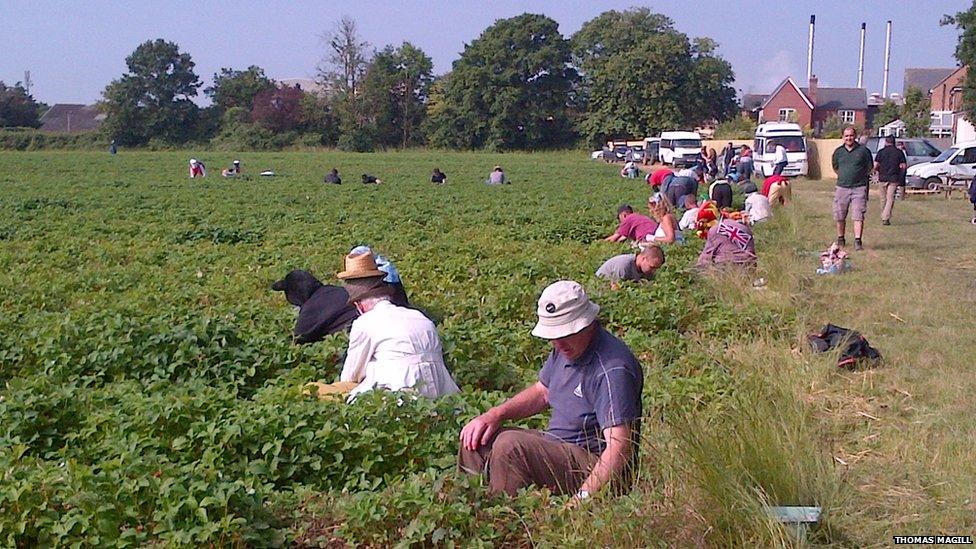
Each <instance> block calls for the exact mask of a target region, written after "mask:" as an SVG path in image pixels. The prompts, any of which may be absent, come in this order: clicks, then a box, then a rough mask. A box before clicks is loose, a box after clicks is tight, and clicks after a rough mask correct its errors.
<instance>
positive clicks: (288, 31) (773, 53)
mask: <svg viewBox="0 0 976 549" xmlns="http://www.w3.org/2000/svg"><path fill="white" fill-rule="evenodd" d="M631 6H646V7H649V8H651V9H652V10H654V11H657V12H660V13H664V14H665V15H667V16H669V17H671V18H672V19H673V20H674V21H675V24H676V26H677V28H678V29H679V30H680V31H682V32H684V33H686V34H687V35H689V36H690V37H696V36H709V37H712V38H713V39H715V40H717V41H718V43H719V51H720V53H721V54H722V55H723V56H724V57H725V58H726V59H727V60H729V61H730V62H731V63H732V66H733V68H734V70H735V72H736V84H735V86H736V88H737V89H738V90H740V92H745V93H750V92H757V93H758V92H768V91H770V90H771V88H772V87H773V86H775V85H776V84H777V83H778V82H779V81H780V80H782V78H783V77H785V76H786V75H792V76H793V77H794V78H795V79H798V80H803V79H805V77H806V48H807V25H808V22H809V18H810V15H811V14H816V15H817V33H816V36H817V41H816V47H815V50H814V72H815V73H816V74H817V75H818V76H819V78H820V85H821V86H851V87H853V86H854V85H855V84H856V82H857V56H858V52H857V48H858V40H859V32H860V24H861V22H865V23H867V47H866V53H865V85H866V87H867V90H868V92H873V91H881V81H882V72H883V63H884V27H885V21H887V20H888V19H891V20H892V22H893V32H892V53H891V72H890V77H889V92H900V91H901V88H902V79H903V75H904V69H905V68H906V67H951V66H953V65H954V64H955V59H954V57H953V51H954V49H955V44H956V40H957V32H956V30H955V28H952V27H940V26H939V20H940V19H941V17H942V14H944V13H955V12H958V11H961V10H964V9H966V8H968V6H969V2H967V1H966V0H942V1H931V2H930V1H927V0H913V1H901V0H889V1H879V0H871V1H859V2H855V1H851V0H846V1H844V0H824V1H819V2H795V1H792V0H778V1H760V0H734V1H732V0H723V1H716V0H696V1H694V2H633V1H622V2H620V1H615V0H603V1H601V2H580V1H574V0H566V1H535V2H528V1H525V2H518V1H514V0H496V1H491V2H487V1H469V0H454V1H427V2H421V1H415V0H402V1H388V2H382V1H375V0H358V1H355V2H332V1H320V2H288V1H279V2H273V3H272V2H256V1H249V0H241V1H237V2H230V1H206V0H198V1H177V0H172V1H167V0H157V1H153V2H147V1H139V0H134V1H132V2H117V1H112V2H109V1H101V0H97V1H87V2H81V1H79V2H68V1H50V0H0V29H3V31H4V32H2V33H0V80H3V81H4V82H7V83H13V82H16V81H18V80H22V79H23V74H24V71H25V70H28V69H29V70H30V71H31V79H32V80H33V82H34V88H33V94H34V96H35V98H37V99H39V100H41V101H45V102H47V103H52V104H53V103H56V102H60V103H89V102H93V101H96V100H98V99H99V98H100V96H101V91H102V90H103V89H104V87H105V85H106V84H108V83H109V82H110V81H111V80H112V79H114V78H118V77H119V76H120V75H121V74H122V73H123V72H124V71H125V57H126V56H127V55H128V54H129V53H131V52H132V50H133V49H134V48H135V47H136V46H138V45H139V44H140V43H141V42H143V41H145V40H147V39H150V38H157V37H158V38H165V39H167V40H171V41H175V42H176V43H178V44H179V45H180V48H181V50H182V51H186V52H189V53H190V54H191V55H192V56H193V60H194V61H195V62H196V64H197V66H196V72H197V74H198V75H200V77H201V79H202V80H204V82H205V83H208V82H209V81H210V79H211V77H212V75H213V73H214V72H217V70H218V69H219V68H220V67H232V68H245V67H247V66H248V65H251V64H255V65H258V66H261V67H263V68H264V69H265V71H266V72H267V74H268V75H269V76H271V77H273V78H293V77H310V76H313V75H314V74H315V67H316V64H317V63H318V62H319V61H320V59H321V58H322V56H323V54H324V53H325V52H324V47H323V44H322V43H321V40H320V38H319V37H320V35H321V34H322V33H323V32H324V31H328V30H330V29H331V28H332V27H333V25H334V23H335V22H336V21H337V20H338V19H339V18H340V17H341V16H342V15H349V16H351V17H353V18H354V19H356V20H357V22H358V23H359V25H360V30H361V33H362V36H363V38H365V39H366V40H368V41H369V42H370V43H371V44H373V45H374V46H375V47H377V49H378V48H381V47H383V46H385V45H387V44H399V43H400V42H402V41H404V40H406V41H409V42H412V43H413V44H415V45H417V46H419V47H420V48H422V49H423V50H424V51H426V52H427V54H428V55H430V56H431V58H432V59H433V60H434V68H435V72H437V73H438V74H440V73H444V72H446V71H448V70H450V67H451V62H452V61H453V60H454V59H456V58H457V57H458V54H459V53H460V52H461V51H462V49H463V48H464V44H465V43H467V42H470V41H471V40H473V39H474V38H476V37H477V36H478V35H479V34H480V33H481V32H482V31H483V30H484V29H485V28H486V27H488V26H489V25H490V24H492V23H493V22H494V21H495V20H496V19H500V18H505V17H511V16H514V15H518V14H520V13H524V12H532V13H543V14H545V15H548V16H550V17H552V18H553V19H555V20H556V21H558V22H559V25H560V31H561V32H562V33H563V34H564V35H565V36H567V37H568V36H569V35H571V34H572V33H574V32H575V31H576V30H578V29H579V28H580V26H581V25H582V24H583V23H584V22H585V21H587V20H589V19H591V18H593V17H595V16H596V15H598V14H599V13H601V12H602V11H605V10H609V9H618V10H622V9H627V8H629V7H631Z"/></svg>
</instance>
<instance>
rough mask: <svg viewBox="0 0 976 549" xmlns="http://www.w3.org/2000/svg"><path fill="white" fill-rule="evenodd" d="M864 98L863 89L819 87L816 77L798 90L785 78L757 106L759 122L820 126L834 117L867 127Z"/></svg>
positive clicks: (866, 103) (865, 96)
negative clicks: (788, 121) (790, 121)
mask: <svg viewBox="0 0 976 549" xmlns="http://www.w3.org/2000/svg"><path fill="white" fill-rule="evenodd" d="M867 110H868V96H867V93H866V92H865V91H864V89H863V88H821V87H819V86H817V77H816V76H814V77H813V78H811V79H810V85H809V86H807V87H805V88H801V87H799V86H797V85H796V82H794V81H793V79H792V78H791V77H786V79H785V80H783V81H782V82H781V83H780V85H779V86H777V87H776V89H775V90H773V92H772V93H771V94H769V95H767V96H766V98H765V100H764V101H763V102H762V104H761V105H760V106H759V109H758V111H759V122H760V123H762V122H775V121H784V122H785V121H787V120H795V121H796V123H798V124H799V125H801V126H806V127H809V128H813V129H814V131H817V130H819V129H820V128H821V127H823V123H824V121H826V120H827V119H828V118H830V117H831V116H838V117H840V119H841V120H843V121H844V122H845V123H847V124H852V125H855V126H861V127H864V126H866V125H867Z"/></svg>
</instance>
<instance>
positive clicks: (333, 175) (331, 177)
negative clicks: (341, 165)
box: [324, 168, 342, 185]
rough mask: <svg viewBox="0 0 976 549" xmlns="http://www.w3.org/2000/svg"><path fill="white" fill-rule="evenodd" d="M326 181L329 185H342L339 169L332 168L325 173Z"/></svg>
mask: <svg viewBox="0 0 976 549" xmlns="http://www.w3.org/2000/svg"><path fill="white" fill-rule="evenodd" d="M324 181H325V183H326V184H328V185H342V178H341V177H339V170H337V169H335V168H332V169H331V170H329V173H327V174H325V180H324Z"/></svg>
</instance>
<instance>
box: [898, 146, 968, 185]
mask: <svg viewBox="0 0 976 549" xmlns="http://www.w3.org/2000/svg"><path fill="white" fill-rule="evenodd" d="M973 177H976V141H962V142H959V143H956V144H955V145H953V146H951V147H949V148H948V149H946V150H945V151H943V152H942V154H940V155H939V156H937V157H935V158H934V159H932V161H931V162H922V163H921V164H915V165H914V166H909V167H908V171H907V172H906V174H905V178H906V179H907V182H906V183H907V184H908V186H909V187H912V188H926V189H933V190H934V189H938V188H939V187H940V185H952V184H953V183H956V182H960V181H964V180H967V179H972V178H973Z"/></svg>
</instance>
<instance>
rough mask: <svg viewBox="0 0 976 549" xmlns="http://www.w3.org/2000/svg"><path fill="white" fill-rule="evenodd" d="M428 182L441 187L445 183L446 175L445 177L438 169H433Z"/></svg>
mask: <svg viewBox="0 0 976 549" xmlns="http://www.w3.org/2000/svg"><path fill="white" fill-rule="evenodd" d="M430 182H431V183H437V184H438V185H443V184H444V183H447V175H445V174H444V172H442V171H441V169H440V168H434V172H433V173H431V174H430Z"/></svg>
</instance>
